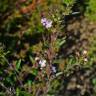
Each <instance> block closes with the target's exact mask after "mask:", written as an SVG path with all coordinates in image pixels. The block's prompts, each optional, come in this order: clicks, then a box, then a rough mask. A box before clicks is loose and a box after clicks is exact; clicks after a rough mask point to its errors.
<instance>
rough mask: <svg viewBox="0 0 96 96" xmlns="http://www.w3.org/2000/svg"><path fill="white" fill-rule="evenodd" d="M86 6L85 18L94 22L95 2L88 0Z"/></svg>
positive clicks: (95, 14)
mask: <svg viewBox="0 0 96 96" xmlns="http://www.w3.org/2000/svg"><path fill="white" fill-rule="evenodd" d="M87 4H88V6H87V8H86V12H85V16H87V17H88V18H89V19H90V20H93V21H94V20H96V1H95V0H89V1H88V2H87Z"/></svg>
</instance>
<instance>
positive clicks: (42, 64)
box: [39, 60, 46, 68]
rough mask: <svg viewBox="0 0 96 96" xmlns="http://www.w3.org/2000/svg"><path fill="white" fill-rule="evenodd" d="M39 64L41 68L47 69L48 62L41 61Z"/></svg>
mask: <svg viewBox="0 0 96 96" xmlns="http://www.w3.org/2000/svg"><path fill="white" fill-rule="evenodd" d="M39 64H40V67H41V68H44V67H46V60H40V61H39Z"/></svg>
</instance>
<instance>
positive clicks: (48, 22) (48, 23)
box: [41, 18, 52, 28]
mask: <svg viewBox="0 0 96 96" xmlns="http://www.w3.org/2000/svg"><path fill="white" fill-rule="evenodd" d="M41 23H42V24H43V26H44V27H46V28H51V27H52V21H51V20H48V19H46V18H42V19H41Z"/></svg>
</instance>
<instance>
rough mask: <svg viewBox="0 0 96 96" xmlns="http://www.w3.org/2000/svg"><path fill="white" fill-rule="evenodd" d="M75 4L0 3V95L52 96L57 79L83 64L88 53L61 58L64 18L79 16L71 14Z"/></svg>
mask: <svg viewBox="0 0 96 96" xmlns="http://www.w3.org/2000/svg"><path fill="white" fill-rule="evenodd" d="M90 2H91V0H90ZM90 2H89V3H90ZM76 4H77V1H76V0H17V1H15V0H13V1H10V0H1V4H0V16H1V17H2V20H1V26H0V31H1V34H0V36H1V37H2V40H1V41H0V42H2V43H4V44H5V46H4V48H2V47H0V66H1V68H0V74H1V76H0V86H1V87H2V88H1V90H2V91H1V92H0V95H2V96H5V95H9V96H55V95H54V94H56V93H58V92H57V90H58V87H60V86H61V82H60V80H59V79H58V78H59V76H62V75H64V73H65V74H67V73H68V72H69V73H68V74H70V69H71V68H72V66H73V65H77V64H78V65H79V64H82V63H83V64H85V65H86V63H87V62H88V57H87V55H88V52H87V50H83V51H82V53H81V56H80V54H79V53H78V52H77V53H76V56H77V57H76V58H75V57H74V56H69V57H68V58H67V59H66V60H65V59H64V58H63V56H60V48H61V47H62V46H64V44H65V43H66V32H65V31H66V30H65V27H66V26H65V24H66V21H65V17H67V16H70V15H72V16H74V15H76V14H78V13H79V14H80V12H79V11H80V10H78V11H76V12H73V7H74V6H75V5H76ZM91 7H92V6H91V5H90V4H89V7H87V9H86V10H87V11H86V13H87V14H88V12H89V11H88V10H89V9H90V8H91ZM81 9H82V8H81ZM92 9H94V8H93V7H92ZM1 37H0V38H1ZM3 39H4V40H3ZM4 50H7V51H6V52H5V51H4ZM7 58H8V59H7ZM66 62H67V63H68V64H66ZM90 62H91V61H90ZM79 66H80V65H79ZM3 73H4V74H3ZM68 74H67V75H68ZM94 82H95V81H94ZM52 88H53V89H52ZM51 94H52V95H51ZM56 96H57V95H56Z"/></svg>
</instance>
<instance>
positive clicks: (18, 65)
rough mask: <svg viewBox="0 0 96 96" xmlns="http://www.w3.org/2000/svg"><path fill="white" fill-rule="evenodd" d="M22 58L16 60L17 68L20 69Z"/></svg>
mask: <svg viewBox="0 0 96 96" xmlns="http://www.w3.org/2000/svg"><path fill="white" fill-rule="evenodd" d="M20 65H21V59H20V60H18V61H17V62H16V70H18V69H20Z"/></svg>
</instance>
